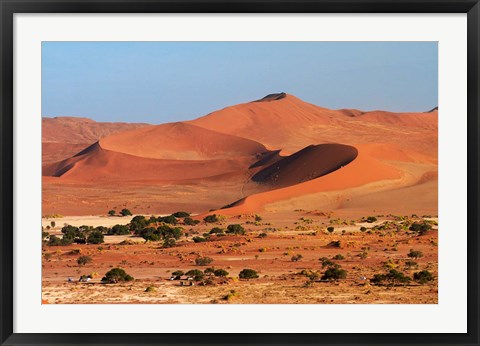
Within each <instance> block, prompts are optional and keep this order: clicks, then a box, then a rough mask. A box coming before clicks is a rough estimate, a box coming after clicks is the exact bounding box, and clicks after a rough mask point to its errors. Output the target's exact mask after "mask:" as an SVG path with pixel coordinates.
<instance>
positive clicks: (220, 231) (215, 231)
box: [209, 227, 223, 234]
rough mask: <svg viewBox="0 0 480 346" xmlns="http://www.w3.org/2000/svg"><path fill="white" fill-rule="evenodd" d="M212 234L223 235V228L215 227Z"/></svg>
mask: <svg viewBox="0 0 480 346" xmlns="http://www.w3.org/2000/svg"><path fill="white" fill-rule="evenodd" d="M209 233H210V234H218V233H223V228H220V227H213V228H212V229H211V230H210V232H209Z"/></svg>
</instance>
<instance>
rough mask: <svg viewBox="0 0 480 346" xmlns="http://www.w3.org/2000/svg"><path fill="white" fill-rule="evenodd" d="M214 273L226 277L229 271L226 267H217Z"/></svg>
mask: <svg viewBox="0 0 480 346" xmlns="http://www.w3.org/2000/svg"><path fill="white" fill-rule="evenodd" d="M213 274H214V275H215V276H220V277H225V276H228V274H229V273H228V272H227V271H226V270H225V269H216V270H215V271H214V272H213Z"/></svg>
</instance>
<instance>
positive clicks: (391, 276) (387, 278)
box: [370, 269, 412, 286]
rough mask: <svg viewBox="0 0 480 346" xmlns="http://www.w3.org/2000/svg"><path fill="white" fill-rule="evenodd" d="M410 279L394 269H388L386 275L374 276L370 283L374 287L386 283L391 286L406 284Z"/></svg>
mask: <svg viewBox="0 0 480 346" xmlns="http://www.w3.org/2000/svg"><path fill="white" fill-rule="evenodd" d="M411 280H412V279H411V278H410V277H408V276H406V275H405V274H403V273H402V272H399V271H398V270H396V269H390V271H389V272H388V273H386V274H375V275H374V276H373V278H372V279H370V282H371V283H373V284H376V285H381V284H385V283H388V284H390V285H391V286H395V285H397V284H407V283H409V282H410V281H411Z"/></svg>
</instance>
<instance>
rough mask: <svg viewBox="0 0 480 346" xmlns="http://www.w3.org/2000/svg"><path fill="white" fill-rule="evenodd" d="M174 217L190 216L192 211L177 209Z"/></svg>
mask: <svg viewBox="0 0 480 346" xmlns="http://www.w3.org/2000/svg"><path fill="white" fill-rule="evenodd" d="M172 216H174V217H189V216H190V213H187V212H186V211H177V212H175V213H173V214H172Z"/></svg>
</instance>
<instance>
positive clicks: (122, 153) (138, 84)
mask: <svg viewBox="0 0 480 346" xmlns="http://www.w3.org/2000/svg"><path fill="white" fill-rule="evenodd" d="M438 70H439V62H438V42H437V41H375V42H374V41H43V42H42V43H41V131H42V133H41V141H42V142H41V172H42V176H41V177H40V176H39V177H38V179H39V181H40V179H41V184H42V186H41V192H42V196H41V208H42V212H41V214H42V218H41V228H42V236H41V239H38V249H40V248H41V258H37V257H35V261H33V260H32V265H35V263H38V261H40V260H41V281H42V284H41V296H40V293H39V295H38V301H39V302H40V299H41V303H42V304H435V305H437V304H438V303H439V300H438V281H439V272H438V253H439V247H442V245H444V244H442V243H439V241H438V233H439V232H440V228H439V225H442V223H439V219H438V214H439V211H438V112H439V111H441V109H440V110H439V107H438V103H439V100H438V97H439V93H438ZM442 100H443V98H442ZM442 106H443V103H442ZM36 114H37V113H36ZM33 145H35V144H34V143H32V146H33ZM442 158H443V156H442ZM442 215H443V214H442ZM36 220H37V219H36ZM36 220H35V222H37V221H36ZM442 220H443V219H442ZM37 227H38V226H37ZM450 231H451V230H450ZM38 265H40V264H38ZM442 278H443V276H442Z"/></svg>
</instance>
